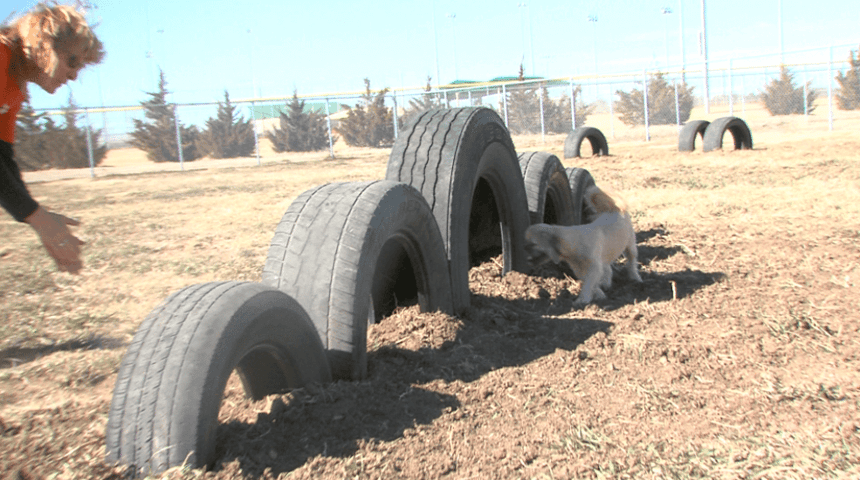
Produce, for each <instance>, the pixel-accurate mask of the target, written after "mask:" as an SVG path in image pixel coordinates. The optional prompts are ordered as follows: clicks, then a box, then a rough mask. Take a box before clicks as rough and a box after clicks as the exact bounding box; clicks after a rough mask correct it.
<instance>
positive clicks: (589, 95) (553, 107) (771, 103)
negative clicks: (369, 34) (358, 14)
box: [48, 45, 860, 175]
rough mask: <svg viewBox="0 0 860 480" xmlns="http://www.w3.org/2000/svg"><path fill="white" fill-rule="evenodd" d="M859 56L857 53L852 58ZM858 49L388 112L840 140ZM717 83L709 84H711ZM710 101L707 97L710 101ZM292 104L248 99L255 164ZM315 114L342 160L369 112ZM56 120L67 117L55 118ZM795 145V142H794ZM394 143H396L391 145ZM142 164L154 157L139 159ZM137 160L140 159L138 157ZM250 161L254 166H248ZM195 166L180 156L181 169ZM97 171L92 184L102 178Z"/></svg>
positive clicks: (658, 132)
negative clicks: (808, 133)
mask: <svg viewBox="0 0 860 480" xmlns="http://www.w3.org/2000/svg"><path fill="white" fill-rule="evenodd" d="M852 47H853V48H855V50H852ZM852 54H853V55H856V46H852V45H842V46H838V47H829V48H822V49H810V50H805V51H798V52H790V53H784V54H770V55H761V56H756V57H745V58H738V59H730V60H726V61H720V62H712V63H710V64H709V65H707V73H706V70H705V68H704V65H699V66H698V67H695V68H687V69H686V70H680V69H674V70H673V69H666V70H662V71H657V70H654V71H640V72H628V73H624V74H611V75H600V76H593V75H592V76H589V75H580V76H573V77H568V78H555V79H543V78H540V79H527V80H522V81H519V80H517V79H515V78H509V79H497V80H496V81H491V82H487V83H458V84H454V85H447V86H442V87H439V88H434V89H431V90H429V91H427V90H426V89H406V88H403V89H394V90H391V91H389V92H388V93H387V94H386V95H385V100H384V104H385V106H386V107H387V108H389V109H390V110H391V112H392V115H391V123H392V125H391V127H392V131H393V132H394V136H395V137H396V136H398V135H399V134H401V133H402V132H403V131H404V129H407V128H408V125H409V121H410V120H411V119H412V118H414V116H415V114H416V113H418V112H420V111H422V110H424V109H426V108H428V107H443V108H453V107H463V106H475V105H483V106H486V107H489V108H493V109H494V110H496V111H497V112H498V113H499V116H500V117H501V118H502V119H504V121H505V124H506V125H507V126H508V129H509V130H510V132H511V134H512V136H514V139H515V142H516V140H517V138H518V136H531V137H533V138H534V139H535V140H534V141H546V139H547V137H548V136H553V135H562V136H564V135H567V133H568V132H570V131H571V130H572V129H573V128H575V127H578V126H582V125H588V126H592V127H596V128H598V129H600V130H601V131H602V132H604V134H605V135H606V137H607V138H608V139H609V140H610V141H643V140H644V141H652V140H655V139H660V140H665V141H666V142H667V143H672V142H674V141H676V139H677V133H678V130H679V129H680V127H681V125H683V124H684V122H686V121H688V120H697V119H701V120H709V121H712V120H714V119H716V118H719V117H724V116H737V117H740V118H742V119H744V120H745V121H746V122H747V123H748V124H750V126H751V127H752V128H753V130H755V127H756V126H757V125H763V124H768V122H770V123H773V120H774V119H780V118H792V119H797V118H800V119H802V121H803V122H804V123H803V128H805V129H820V130H831V131H832V130H834V129H839V128H840V127H841V126H842V125H844V128H850V126H851V125H856V124H853V123H851V122H843V120H849V119H858V118H860V110H845V109H840V108H838V107H839V105H838V102H837V96H838V95H839V94H840V91H841V90H840V89H842V88H843V87H842V86H841V85H840V84H839V82H837V80H836V78H837V76H838V75H840V74H841V75H845V74H846V73H847V72H848V71H849V70H851V69H852V65H851V63H850V62H849V59H850V58H852V57H851V56H852ZM706 79H707V81H706ZM705 92H707V95H705ZM291 98H292V97H291V96H289V97H287V96H285V97H279V98H261V99H253V100H248V99H238V100H233V101H232V104H233V105H234V106H236V107H238V108H237V113H238V114H239V115H240V116H241V117H242V118H243V119H245V120H250V121H251V123H252V124H253V126H254V133H255V148H254V150H253V155H252V156H251V157H249V158H251V160H250V161H251V162H256V163H257V164H261V163H263V162H265V161H280V160H283V159H284V158H286V157H287V156H289V153H284V152H277V151H275V149H274V148H273V146H272V143H271V142H270V141H269V139H268V134H269V133H270V132H273V131H275V130H276V129H278V128H280V127H281V123H280V121H281V114H282V113H284V112H286V111H287V110H288V108H287V104H288V102H289V101H290V100H291ZM300 98H301V100H303V101H304V102H305V109H306V110H308V111H316V112H318V113H319V114H320V115H322V116H324V117H325V119H326V130H327V132H326V134H327V136H328V154H329V155H330V156H332V157H336V156H337V152H338V149H339V148H341V147H343V144H344V140H343V138H342V136H340V135H338V130H339V128H340V127H341V123H342V122H343V121H344V120H345V118H346V117H347V116H348V112H349V108H350V107H353V108H354V107H357V106H363V105H364V104H365V103H366V101H365V99H364V98H363V97H362V95H361V94H359V93H347V94H337V95H326V96H319V95H304V96H301V97H300ZM173 107H174V111H175V120H176V123H177V125H176V136H177V138H176V140H177V144H180V145H181V144H182V143H183V140H184V141H185V142H186V146H187V142H188V141H189V139H183V138H182V134H181V130H180V128H179V127H180V126H192V125H193V126H195V127H196V129H197V130H198V131H202V130H204V129H205V128H206V122H207V120H208V119H211V118H214V117H215V116H216V114H217V110H218V102H212V103H203V104H177V105H174V106H173ZM48 113H49V114H56V113H59V112H48ZM79 113H80V114H81V115H82V119H83V122H84V124H85V125H86V128H88V129H90V130H92V131H93V132H98V133H100V136H99V137H98V139H99V141H100V142H104V143H106V144H107V146H108V148H109V149H128V148H130V146H131V139H132V136H131V134H132V132H133V131H134V130H135V122H134V120H139V121H145V120H146V119H145V118H144V110H143V108H142V107H141V106H129V107H116V108H89V107H87V108H82V109H80V110H79ZM786 134H787V135H791V134H792V133H786ZM391 141H393V139H392V140H391ZM138 153H139V155H138V157H140V158H145V155H144V154H142V153H140V152H138ZM132 156H133V154H132ZM245 161H246V162H247V161H249V160H248V159H247V158H246V159H245ZM187 163H188V162H187V161H186V160H185V159H183V158H182V155H181V154H180V155H179V162H178V165H177V166H176V168H178V169H185V168H186V166H187V165H186V164H187ZM93 167H94V166H93V165H91V168H90V174H91V175H96V174H97V172H96V170H95V169H94V168H93Z"/></svg>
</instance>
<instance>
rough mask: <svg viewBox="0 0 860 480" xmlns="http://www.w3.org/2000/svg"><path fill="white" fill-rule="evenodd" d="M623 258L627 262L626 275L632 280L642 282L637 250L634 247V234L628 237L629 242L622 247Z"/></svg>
mask: <svg viewBox="0 0 860 480" xmlns="http://www.w3.org/2000/svg"><path fill="white" fill-rule="evenodd" d="M624 259H625V263H626V264H627V276H628V277H630V280H633V281H634V282H639V283H641V282H642V277H640V276H639V250H638V249H637V248H636V235H635V234H634V235H633V236H632V238H631V239H630V244H629V245H627V248H626V249H624Z"/></svg>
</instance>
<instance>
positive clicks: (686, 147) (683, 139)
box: [678, 120, 711, 152]
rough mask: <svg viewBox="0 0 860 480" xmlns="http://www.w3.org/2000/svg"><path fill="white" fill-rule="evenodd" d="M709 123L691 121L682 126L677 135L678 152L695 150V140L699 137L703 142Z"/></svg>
mask: <svg viewBox="0 0 860 480" xmlns="http://www.w3.org/2000/svg"><path fill="white" fill-rule="evenodd" d="M710 124H711V122H709V121H707V120H693V121H690V122H687V123H685V124H684V126H683V127H682V128H681V132H680V133H678V151H679V152H692V151H695V150H696V138H697V137H701V138H702V140H703V141H704V138H705V129H707V128H708V125H710Z"/></svg>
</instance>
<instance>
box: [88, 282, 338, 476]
mask: <svg viewBox="0 0 860 480" xmlns="http://www.w3.org/2000/svg"><path fill="white" fill-rule="evenodd" d="M233 370H236V371H237V372H238V374H239V376H240V378H241V379H242V383H243V385H244V387H245V392H246V394H247V395H249V396H251V397H253V398H256V399H259V398H262V397H264V396H266V395H269V394H272V393H277V392H281V391H284V390H286V389H289V388H296V387H301V386H304V385H308V384H311V383H324V382H328V381H330V380H331V373H330V371H329V366H328V362H327V361H326V355H325V351H324V350H323V346H322V343H320V339H319V336H318V335H317V332H316V329H315V328H314V326H313V324H312V323H311V321H310V319H309V318H308V316H307V314H306V313H305V311H304V309H302V307H301V306H300V305H299V304H298V303H297V302H296V301H295V300H293V299H292V298H290V297H289V296H288V295H286V294H284V293H283V292H280V291H278V290H276V289H274V288H270V287H267V286H265V285H262V284H259V283H250V282H212V283H203V284H199V285H192V286H189V287H186V288H183V289H182V290H179V291H178V292H176V293H174V294H172V295H171V296H170V297H168V298H167V299H166V300H165V301H164V302H163V303H162V304H161V305H159V306H158V307H156V308H155V309H154V310H153V311H152V312H151V313H150V314H149V315H148V316H147V317H146V319H145V320H144V321H143V323H142V324H141V325H140V327H139V328H138V331H137V334H136V335H135V336H134V339H133V340H132V343H131V346H129V349H128V351H127V352H126V354H125V356H124V357H123V360H122V364H121V365H120V368H119V374H118V376H117V381H116V386H115V387H114V392H113V399H112V401H111V406H110V413H109V415H108V423H107V428H106V431H105V443H106V460H107V461H108V462H109V463H114V462H120V463H124V464H128V465H132V466H133V467H134V469H135V471H136V472H137V473H139V474H143V475H148V474H152V473H157V472H161V471H163V470H165V469H167V468H170V467H174V466H178V465H183V464H187V465H191V466H194V467H199V466H203V465H209V464H211V463H212V462H213V461H214V458H213V457H214V453H215V433H216V430H217V426H218V411H219V409H220V406H221V400H222V397H223V394H224V386H225V385H226V383H227V379H228V378H229V376H230V374H231V372H233Z"/></svg>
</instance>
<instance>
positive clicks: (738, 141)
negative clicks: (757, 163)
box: [702, 117, 753, 152]
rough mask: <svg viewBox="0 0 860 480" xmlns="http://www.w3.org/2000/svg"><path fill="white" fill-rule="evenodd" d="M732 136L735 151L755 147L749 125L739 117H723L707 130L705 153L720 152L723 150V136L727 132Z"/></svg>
mask: <svg viewBox="0 0 860 480" xmlns="http://www.w3.org/2000/svg"><path fill="white" fill-rule="evenodd" d="M727 131H728V132H730V133H731V134H732V138H733V139H734V144H735V150H750V149H752V147H753V142H752V133H751V132H750V128H749V127H748V126H747V123H746V122H744V121H743V120H741V119H740V118H738V117H722V118H718V119H716V120H714V121H713V122H711V124H710V125H708V128H707V129H706V130H705V136H704V139H703V140H702V145H703V148H702V150H703V151H705V152H710V151H713V150H720V149H722V148H723V135H725V133H726V132H727Z"/></svg>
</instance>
